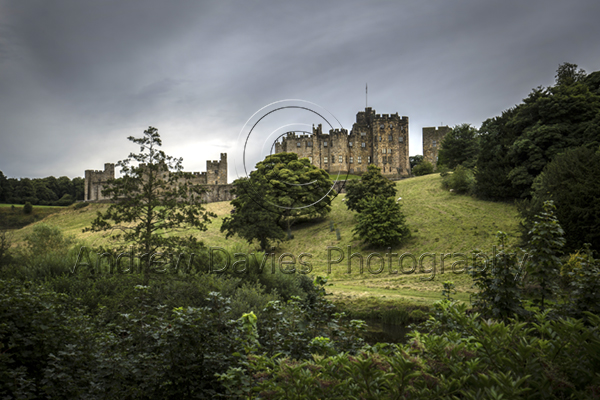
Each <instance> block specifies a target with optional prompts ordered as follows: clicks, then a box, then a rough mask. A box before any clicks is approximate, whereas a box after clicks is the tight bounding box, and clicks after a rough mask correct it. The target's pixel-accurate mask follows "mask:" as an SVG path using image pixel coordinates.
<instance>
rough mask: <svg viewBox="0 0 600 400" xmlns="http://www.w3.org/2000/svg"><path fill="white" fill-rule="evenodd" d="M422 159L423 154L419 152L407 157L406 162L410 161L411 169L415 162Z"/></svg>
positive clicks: (419, 161)
mask: <svg viewBox="0 0 600 400" xmlns="http://www.w3.org/2000/svg"><path fill="white" fill-rule="evenodd" d="M421 161H423V156H422V155H421V154H417V155H416V156H410V157H408V162H409V163H410V169H411V170H412V169H413V168H414V167H415V166H416V165H417V164H420V163H421Z"/></svg>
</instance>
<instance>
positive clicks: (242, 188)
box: [221, 153, 335, 250]
mask: <svg viewBox="0 0 600 400" xmlns="http://www.w3.org/2000/svg"><path fill="white" fill-rule="evenodd" d="M332 185H333V182H332V180H331V178H330V177H329V174H328V173H327V172H326V171H324V170H322V169H319V168H317V167H315V166H314V165H312V164H311V163H310V162H309V161H308V159H307V158H302V159H298V155H297V154H295V153H278V154H273V155H270V156H267V157H266V158H265V159H264V160H263V161H261V162H259V163H258V164H256V170H254V171H252V172H251V173H250V177H249V178H248V179H238V180H236V181H235V182H234V187H235V192H236V195H237V198H236V199H235V200H234V201H232V204H233V206H234V207H235V209H234V211H233V212H232V214H231V216H230V217H227V218H225V219H224V220H223V225H222V227H221V232H227V237H229V236H231V235H233V234H238V235H240V236H241V237H243V238H244V239H246V240H248V242H252V240H253V239H256V240H258V241H259V243H260V246H261V248H262V249H263V250H264V249H266V248H267V245H268V243H269V242H272V241H280V240H282V239H283V238H282V235H281V233H282V230H281V228H277V227H276V226H279V227H281V226H285V227H287V231H288V237H291V234H290V231H291V227H292V225H293V224H294V223H296V222H297V221H300V220H310V219H314V218H320V217H323V216H325V215H327V213H329V211H330V210H331V200H332V199H333V196H334V194H335V192H334V191H333V190H331V187H332ZM249 225H254V226H249Z"/></svg>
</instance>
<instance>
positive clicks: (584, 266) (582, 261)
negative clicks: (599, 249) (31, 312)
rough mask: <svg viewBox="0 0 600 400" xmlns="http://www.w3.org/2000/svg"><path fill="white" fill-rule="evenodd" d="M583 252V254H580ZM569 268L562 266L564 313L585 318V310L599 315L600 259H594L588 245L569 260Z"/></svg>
mask: <svg viewBox="0 0 600 400" xmlns="http://www.w3.org/2000/svg"><path fill="white" fill-rule="evenodd" d="M582 253H583V254H582ZM569 261H570V262H569V264H570V268H568V267H567V268H564V267H565V266H566V264H565V265H563V269H562V270H561V272H564V273H565V275H566V277H567V282H568V284H567V287H566V288H565V289H564V290H563V291H562V295H563V299H564V302H563V304H562V305H561V311H562V312H563V314H564V315H569V316H573V317H575V318H582V319H585V320H587V319H588V318H587V315H586V313H587V312H591V313H593V314H595V315H600V260H597V259H594V257H593V256H592V253H591V251H590V248H589V245H588V246H587V248H586V249H585V251H581V252H579V251H578V252H577V253H576V254H574V255H573V256H572V257H571V259H570V260H569Z"/></svg>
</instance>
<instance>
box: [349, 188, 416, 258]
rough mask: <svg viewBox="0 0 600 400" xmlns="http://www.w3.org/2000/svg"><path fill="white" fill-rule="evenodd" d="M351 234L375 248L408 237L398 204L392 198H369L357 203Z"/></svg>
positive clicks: (407, 230)
mask: <svg viewBox="0 0 600 400" xmlns="http://www.w3.org/2000/svg"><path fill="white" fill-rule="evenodd" d="M359 208H360V209H361V212H359V213H358V215H357V216H356V227H355V228H354V229H353V232H354V233H355V234H357V235H358V236H359V237H360V238H361V239H362V240H363V242H365V243H368V244H370V245H372V246H375V247H386V246H392V245H395V244H398V243H400V242H402V240H404V239H406V238H407V237H409V236H410V231H409V229H408V227H407V226H406V222H405V217H404V214H403V213H402V210H401V208H400V203H398V202H397V201H396V199H394V198H393V197H385V196H381V195H380V196H369V197H367V198H363V199H362V200H360V201H359Z"/></svg>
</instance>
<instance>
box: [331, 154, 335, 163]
mask: <svg viewBox="0 0 600 400" xmlns="http://www.w3.org/2000/svg"><path fill="white" fill-rule="evenodd" d="M331 163H332V164H335V156H331Z"/></svg>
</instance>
